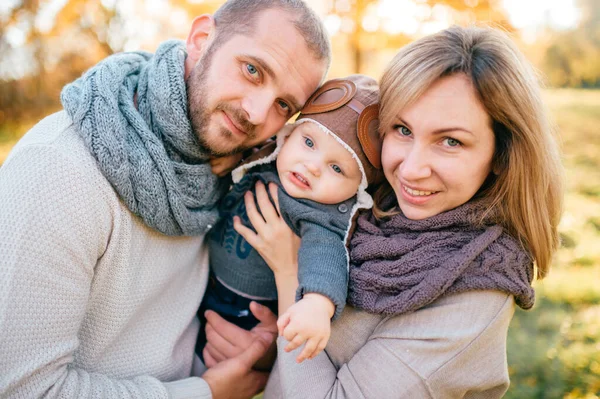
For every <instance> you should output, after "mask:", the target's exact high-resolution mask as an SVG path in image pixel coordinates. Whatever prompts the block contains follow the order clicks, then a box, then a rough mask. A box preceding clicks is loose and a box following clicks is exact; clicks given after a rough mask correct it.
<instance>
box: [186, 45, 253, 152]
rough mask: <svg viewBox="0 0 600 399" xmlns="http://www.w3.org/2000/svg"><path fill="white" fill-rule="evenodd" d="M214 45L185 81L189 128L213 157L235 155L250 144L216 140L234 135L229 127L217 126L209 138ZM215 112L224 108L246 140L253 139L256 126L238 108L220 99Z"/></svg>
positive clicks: (227, 139)
mask: <svg viewBox="0 0 600 399" xmlns="http://www.w3.org/2000/svg"><path fill="white" fill-rule="evenodd" d="M214 47H215V45H214V44H213V45H211V46H210V47H209V48H207V49H206V53H205V54H204V55H203V56H202V58H201V59H200V61H199V62H198V64H197V65H196V66H195V67H194V69H193V70H192V72H191V73H190V76H189V77H188V79H187V81H186V86H187V97H188V108H189V111H188V113H189V118H190V121H191V124H192V130H193V132H194V134H195V135H196V137H197V139H198V142H199V144H200V146H201V147H202V148H203V150H204V151H206V152H208V153H209V154H210V155H212V156H214V157H223V156H227V155H232V154H236V153H239V152H242V151H244V150H247V149H248V148H249V147H252V146H247V145H246V146H245V145H238V146H235V147H226V146H222V145H219V143H228V142H229V143H231V142H232V141H233V138H234V135H233V133H232V132H230V131H229V130H228V129H226V128H224V127H219V128H218V129H219V132H218V133H217V134H213V136H214V137H212V140H211V137H210V132H209V123H210V117H211V114H213V112H211V110H210V109H209V106H208V104H207V102H206V97H207V95H208V90H209V89H208V84H207V80H208V74H209V70H210V66H211V64H212V56H213V54H214V53H215V50H216V48H214ZM214 111H225V112H226V113H227V116H229V117H230V118H231V119H233V120H234V121H235V123H236V125H237V126H239V127H241V128H242V129H243V130H244V132H245V133H246V136H247V141H250V142H253V141H254V138H255V137H256V126H254V125H253V124H252V123H251V122H249V121H248V119H247V118H246V116H245V115H244V112H243V111H242V110H241V109H238V108H234V107H233V106H231V105H229V104H227V103H224V102H221V103H218V104H217V106H216V107H215V110H214Z"/></svg>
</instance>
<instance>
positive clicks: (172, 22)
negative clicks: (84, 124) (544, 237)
mask: <svg viewBox="0 0 600 399" xmlns="http://www.w3.org/2000/svg"><path fill="white" fill-rule="evenodd" d="M222 3H223V0H204V1H203V0H119V1H117V0H46V1H42V0H2V1H1V2H0V165H1V164H2V162H3V161H4V159H5V158H6V156H7V154H8V152H9V151H10V149H11V148H12V146H13V145H14V143H15V142H16V141H17V140H18V139H19V137H20V136H21V135H22V134H23V133H24V132H25V131H26V130H27V129H29V128H30V127H31V126H32V125H33V124H34V123H36V122H37V121H38V120H39V119H41V118H42V117H43V116H45V115H47V114H48V113H50V112H53V111H55V110H58V109H60V103H59V93H60V90H61V88H62V87H63V86H64V85H65V84H66V83H68V82H70V81H72V80H73V79H75V78H77V77H78V76H80V75H81V74H82V72H84V71H85V70H86V69H87V68H89V67H90V66H92V65H93V64H95V63H96V62H98V61H99V60H100V59H102V58H104V57H106V56H108V55H110V54H112V53H114V52H119V51H130V50H138V49H144V50H148V51H153V50H154V49H155V46H156V44H157V43H158V42H160V41H162V40H164V39H166V38H171V37H178V38H185V37H186V36H187V30H188V28H189V26H190V24H191V21H192V19H193V18H194V16H196V15H199V14H202V13H207V12H208V13H212V12H213V11H214V10H216V9H217V8H218V7H219V5H220V4H222ZM308 3H310V4H311V5H312V6H313V7H314V8H315V10H316V11H317V12H318V13H319V14H320V15H321V16H322V17H323V19H324V21H325V24H326V26H327V29H328V31H329V32H330V34H331V37H332V43H333V51H334V59H333V64H332V68H331V70H330V72H329V77H340V76H344V75H348V74H351V73H356V72H360V73H366V74H370V75H372V76H374V77H379V76H380V74H381V71H382V70H383V68H384V66H385V65H386V64H387V62H388V61H389V60H390V59H391V58H392V57H393V56H394V55H395V53H396V52H397V50H398V48H400V47H402V46H403V45H405V44H406V43H408V42H410V41H411V40H413V39H414V38H417V37H420V36H423V35H425V34H429V33H433V32H435V31H438V30H440V29H443V28H445V27H447V26H449V25H450V24H459V25H468V24H472V23H483V24H487V25H492V26H496V27H499V28H501V29H504V30H506V31H508V32H509V33H510V34H511V35H512V36H513V37H514V39H515V40H516V41H517V44H518V45H519V46H520V48H521V49H522V50H523V51H524V52H525V54H526V55H527V57H528V58H529V60H530V61H531V62H532V63H533V64H534V65H535V66H536V67H537V69H538V70H539V71H540V77H541V78H542V81H543V82H544V83H545V85H546V86H548V89H546V90H545V99H546V102H547V104H548V106H549V108H550V111H551V113H552V116H553V118H554V120H555V122H556V125H557V127H558V130H559V132H560V137H561V140H562V146H563V152H564V163H565V167H566V171H567V178H568V179H567V180H568V187H567V189H568V191H567V195H566V207H565V214H564V217H563V219H562V222H561V226H560V229H561V235H562V243H563V245H562V248H561V250H560V251H559V254H558V256H557V259H556V261H555V265H554V268H553V270H552V272H551V273H550V275H549V277H548V278H547V279H545V280H544V281H542V282H536V291H537V302H536V305H535V307H534V309H533V310H531V311H527V312H525V311H521V310H517V312H516V314H515V318H514V320H513V322H512V324H511V328H510V331H509V350H508V361H509V371H510V376H511V381H512V384H511V388H510V390H509V392H508V394H507V396H506V397H508V398H515V399H516V398H568V399H572V398H586V399H592V398H596V399H598V398H599V397H600V287H599V284H598V282H599V281H600V245H599V244H600V156H599V155H598V154H600V132H599V129H598V126H600V91H599V90H595V89H598V88H600V1H599V0H439V1H433V0H308ZM566 3H572V5H573V7H572V9H569V8H568V7H567V8H565V7H564V6H565V4H566ZM548 4H553V5H554V6H553V7H554V9H553V8H551V7H549V6H548ZM561 7H562V8H561ZM566 20H569V21H571V22H570V23H565V24H560V23H558V24H557V23H553V21H554V22H556V21H558V22H565V21H566ZM523 21H525V22H527V21H536V23H535V24H527V23H523Z"/></svg>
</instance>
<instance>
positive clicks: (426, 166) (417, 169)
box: [400, 144, 435, 181]
mask: <svg viewBox="0 0 600 399" xmlns="http://www.w3.org/2000/svg"><path fill="white" fill-rule="evenodd" d="M434 156H435V155H434V154H431V152H429V151H427V150H426V149H425V148H423V147H421V146H420V145H418V144H413V145H412V146H411V147H410V148H407V149H406V153H405V155H404V159H403V160H402V163H401V164H400V174H401V176H402V178H403V179H405V180H407V181H415V180H420V179H424V178H427V177H429V176H431V161H432V157H434Z"/></svg>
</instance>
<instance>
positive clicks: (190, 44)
mask: <svg viewBox="0 0 600 399" xmlns="http://www.w3.org/2000/svg"><path fill="white" fill-rule="evenodd" d="M214 30H215V20H214V18H213V17H212V15H210V14H202V15H200V16H198V17H196V18H195V19H194V22H192V29H191V30H190V34H189V35H188V38H187V40H186V42H185V46H186V50H187V53H188V60H189V62H190V63H191V64H193V65H192V66H194V65H196V63H197V62H198V60H199V59H200V57H201V56H202V53H203V52H204V50H206V48H207V46H208V44H209V42H210V40H212V38H213V36H214V34H215V32H214Z"/></svg>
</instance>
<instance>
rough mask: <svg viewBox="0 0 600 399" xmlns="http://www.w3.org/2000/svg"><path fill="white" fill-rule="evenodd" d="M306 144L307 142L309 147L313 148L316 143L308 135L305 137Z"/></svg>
mask: <svg viewBox="0 0 600 399" xmlns="http://www.w3.org/2000/svg"><path fill="white" fill-rule="evenodd" d="M304 144H306V146H307V147H310V148H313V147H314V145H315V143H313V141H312V140H311V139H309V138H308V137H305V138H304Z"/></svg>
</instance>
